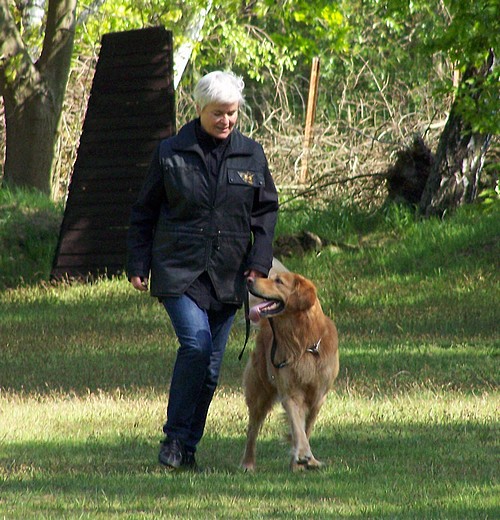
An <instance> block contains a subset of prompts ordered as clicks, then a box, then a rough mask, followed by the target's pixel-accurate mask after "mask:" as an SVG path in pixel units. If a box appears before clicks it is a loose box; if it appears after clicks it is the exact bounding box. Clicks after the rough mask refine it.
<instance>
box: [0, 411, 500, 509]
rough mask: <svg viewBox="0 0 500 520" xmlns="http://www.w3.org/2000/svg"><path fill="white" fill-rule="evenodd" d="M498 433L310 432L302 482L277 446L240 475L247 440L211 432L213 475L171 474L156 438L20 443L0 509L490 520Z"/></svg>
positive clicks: (264, 449)
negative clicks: (308, 463) (313, 462)
mask: <svg viewBox="0 0 500 520" xmlns="http://www.w3.org/2000/svg"><path fill="white" fill-rule="evenodd" d="M495 437H496V432H495V428H494V426H493V425H484V424H452V425H440V426H438V425H425V424H410V425H408V424H400V423H396V422H391V421H385V422H383V423H381V424H379V425H373V424H372V425H370V426H367V425H360V424H349V425H348V426H344V427H342V428H338V429H336V430H335V431H334V432H332V433H331V434H330V435H325V434H324V432H322V435H320V436H318V437H314V436H313V439H312V445H313V450H314V452H315V454H316V456H317V457H318V458H320V459H323V460H325V462H327V463H328V466H327V467H326V469H323V470H321V471H319V472H315V471H311V472H303V473H299V474H292V473H291V472H290V471H289V470H288V450H287V447H286V446H285V445H284V444H283V443H280V441H279V440H260V441H259V442H258V469H257V472H256V473H255V474H244V473H243V472H242V471H241V470H240V469H239V461H240V457H241V454H242V452H243V445H244V439H243V437H241V438H237V439H228V438H224V437H217V438H214V437H211V436H210V434H207V436H206V437H205V438H204V440H203V441H202V444H201V447H200V452H199V455H198V459H199V462H200V463H201V464H202V465H203V466H206V467H211V470H210V471H205V472H203V473H201V474H192V473H169V472H166V471H165V470H163V469H162V468H160V467H159V466H158V464H157V463H156V456H157V449H158V445H157V444H156V440H155V441H149V440H147V439H144V438H137V437H127V435H126V433H125V435H124V436H123V437H121V439H120V441H119V442H116V437H115V438H114V439H113V441H109V440H106V439H101V440H96V439H95V438H92V439H89V440H87V441H82V442H73V443H72V442H70V441H67V442H57V443H54V442H41V441H33V442H28V443H13V444H9V445H8V446H3V447H2V448H1V449H0V453H1V456H0V470H1V472H2V479H1V480H0V495H1V496H2V499H1V500H0V511H1V510H2V505H3V506H5V505H9V504H10V506H9V507H11V508H12V507H17V510H18V511H24V512H25V513H26V512H30V511H32V512H33V513H35V512H37V511H38V512H40V513H45V514H55V513H57V511H58V510H59V511H61V510H63V511H65V512H66V514H76V513H78V512H83V511H85V512H87V513H89V512H100V513H105V512H106V513H114V514H120V513H122V514H125V513H129V514H130V513H132V512H134V511H136V512H138V511H141V512H142V514H143V515H147V514H148V512H149V513H150V514H151V515H158V516H162V515H166V516H168V517H175V516H178V517H181V518H192V517H193V516H191V515H193V514H195V515H196V514H198V515H199V514H208V515H209V517H210V518H215V517H216V518H249V517H264V518H270V517H272V518H281V517H283V518H290V517H292V518H294V517H306V518H309V517H311V516H310V515H316V516H317V517H319V518H328V517H330V516H329V515H341V514H342V513H343V514H345V515H346V516H349V517H354V518H361V517H369V518H415V517H419V518H464V519H465V518H493V517H495V516H494V512H495V506H494V504H495V500H494V484H495V482H496V481H497V478H498V469H497V467H496V464H495V452H494V444H495ZM23 497H24V498H23ZM19 501H22V502H23V503H22V505H20V504H19ZM228 507H229V509H228ZM216 512H217V514H216ZM252 514H255V515H257V516H252ZM248 515H250V516H248ZM258 515H260V516H258ZM141 517H144V516H141ZM162 517H165V516H162Z"/></svg>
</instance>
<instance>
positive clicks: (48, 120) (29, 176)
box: [4, 89, 60, 193]
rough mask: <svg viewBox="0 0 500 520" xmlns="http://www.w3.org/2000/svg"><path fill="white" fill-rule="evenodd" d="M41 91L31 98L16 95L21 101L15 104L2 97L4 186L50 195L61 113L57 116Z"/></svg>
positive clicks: (51, 104) (21, 93)
mask: <svg viewBox="0 0 500 520" xmlns="http://www.w3.org/2000/svg"><path fill="white" fill-rule="evenodd" d="M40 90H41V89H40ZM40 90H39V91H38V92H36V93H34V94H33V95H30V96H27V95H25V94H26V92H19V91H18V92H17V97H18V98H22V99H23V101H20V102H18V103H11V102H10V100H9V98H8V97H7V96H5V97H4V100H5V129H6V152H5V165H4V182H5V183H6V184H8V185H10V186H22V187H31V188H36V189H38V190H40V191H42V192H44V193H50V189H51V170H52V162H53V157H54V146H55V142H56V139H57V127H58V123H59V116H60V110H59V112H58V113H56V112H55V111H54V106H53V103H51V99H50V97H49V95H47V94H44V92H43V91H40ZM23 94H24V95H23Z"/></svg>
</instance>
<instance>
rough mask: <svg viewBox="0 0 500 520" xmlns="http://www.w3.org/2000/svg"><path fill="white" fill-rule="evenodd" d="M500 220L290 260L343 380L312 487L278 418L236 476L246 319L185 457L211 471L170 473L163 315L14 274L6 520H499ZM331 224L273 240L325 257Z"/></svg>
mask: <svg viewBox="0 0 500 520" xmlns="http://www.w3.org/2000/svg"><path fill="white" fill-rule="evenodd" d="M499 216H500V215H499V211H498V207H497V209H493V210H490V211H489V212H483V211H480V210H478V209H476V210H469V211H461V212H459V213H458V214H457V215H456V216H454V217H452V218H451V217H450V218H449V219H448V220H446V221H444V222H438V221H428V222H420V223H413V224H411V223H410V224H409V223H404V224H402V223H401V221H400V220H397V219H396V220H395V219H394V218H393V219H392V220H390V219H389V221H387V220H386V221H385V222H384V223H371V224H370V223H368V222H366V221H365V222H364V223H363V225H364V226H365V229H366V230H369V232H368V231H367V232H366V233H363V234H362V233H361V232H359V234H358V235H356V233H354V232H353V230H352V229H351V230H350V231H349V233H348V237H349V240H350V241H351V242H352V244H354V245H355V247H350V248H345V249H341V250H339V249H338V248H336V247H328V248H325V249H324V250H323V251H322V253H321V254H320V255H315V254H309V255H306V256H303V257H290V258H288V259H285V263H286V264H287V265H288V266H289V267H290V268H291V269H292V270H296V271H299V272H301V273H302V274H304V275H306V276H308V277H310V278H311V279H313V280H314V281H315V282H316V283H317V285H318V289H319V294H320V298H321V300H322V302H323V306H324V309H325V311H326V312H327V313H328V314H330V315H331V316H332V317H333V318H334V319H335V321H336V323H337V326H338V329H339V337H340V355H341V358H340V360H341V371H340V375H339V378H338V381H337V384H336V386H335V388H334V390H333V391H332V393H331V394H330V395H329V398H328V400H327V403H326V404H325V406H324V408H323V409H322V412H321V413H320V416H319V419H318V423H317V426H316V429H315V431H314V432H313V436H312V441H311V445H312V448H313V451H314V453H315V455H316V457H317V458H318V459H320V460H323V461H324V462H326V463H327V466H326V468H325V469H323V470H321V471H318V472H314V471H310V472H302V473H296V474H292V473H291V472H290V471H289V469H288V462H289V456H288V447H287V445H286V443H285V442H284V435H285V433H286V426H285V423H284V420H283V415H282V412H281V410H280V408H279V407H278V406H277V407H276V408H275V410H274V411H273V413H272V414H271V416H270V417H269V418H268V420H267V421H266V423H265V425H264V427H263V430H262V433H261V436H260V437H259V440H258V445H257V449H258V453H257V464H258V467H257V471H256V473H255V474H245V473H243V472H242V471H241V470H240V469H239V462H240V458H241V456H242V453H243V447H244V442H245V428H246V408H245V404H244V400H243V396H242V391H241V376H242V372H243V368H244V362H239V361H238V359H237V358H238V354H239V352H240V350H241V347H242V345H243V340H244V323H243V319H242V317H241V315H240V317H239V319H238V320H237V323H236V325H235V327H234V329H233V332H232V334H231V337H230V342H229V345H228V350H227V353H226V357H225V360H224V366H223V373H222V378H221V384H220V387H219V390H218V392H217V394H216V397H215V399H214V402H213V405H212V408H211V410H210V414H209V420H208V424H207V429H206V435H205V437H204V438H203V440H202V442H201V444H200V447H199V452H198V460H199V463H200V465H201V466H203V467H204V468H205V471H204V472H202V473H200V474H192V473H169V472H166V471H165V470H163V469H162V468H161V467H159V465H158V464H157V459H156V458H157V452H158V448H159V441H160V440H161V438H162V435H161V426H162V423H163V421H164V414H165V408H166V403H167V398H168V394H167V391H168V381H169V377H170V373H171V367H172V362H173V360H174V356H175V349H176V341H175V337H174V335H173V331H172V329H171V327H170V325H169V324H168V322H167V320H166V319H165V315H164V311H163V309H162V308H161V307H160V305H159V304H158V303H157V302H155V301H154V300H153V299H151V298H149V297H148V296H147V295H141V294H139V293H137V292H135V291H133V290H132V288H131V287H130V286H129V284H128V283H127V281H126V280H125V279H124V278H116V279H113V280H102V281H99V282H96V283H94V284H89V285H82V284H75V285H55V286H52V285H49V284H46V283H43V282H40V281H39V278H37V280H36V281H35V282H33V283H27V282H25V283H23V284H20V285H17V286H12V283H11V280H12V276H13V273H15V269H12V270H11V271H9V284H7V285H8V286H6V287H5V288H4V289H2V290H1V291H0V349H1V351H0V354H1V358H0V518H6V519H11V518H19V519H29V518H36V519H39V518H42V519H43V518H131V519H132V518H134V519H135V518H138V519H142V518H151V519H153V518H155V519H156V518H188V519H190V518H193V519H194V518H200V517H202V518H203V517H204V518H214V519H215V518H216V519H219V518H227V519H240V518H241V519H248V518H255V519H258V518H262V519H267V518H286V519H288V518H374V519H379V518H387V519H389V518H390V519H393V518H397V519H399V518H402V519H403V518H404V519H414V518H425V519H427V518H428V519H494V518H499V517H500V498H499V497H500V486H499V478H498V477H499V421H498V419H499V415H498V413H499V405H500V394H499V392H498V382H499V381H498V376H499V370H498V351H499V345H500V342H499V325H498V324H499V323H500V310H499V309H500V285H499V276H498V273H499V267H500V265H499V260H498V258H500V248H499V236H500V224H499V218H498V217H499ZM0 217H1V215H0ZM284 220H285V221H284ZM334 220H335V219H334V218H333V217H332V216H330V215H329V214H328V212H325V213H321V214H319V213H318V212H317V213H315V214H314V215H313V214H312V213H306V214H303V215H302V216H299V215H298V214H297V215H295V216H293V217H291V216H290V217H287V215H284V216H283V217H282V221H281V223H280V226H282V228H281V229H280V232H283V226H285V224H286V227H287V229H289V230H291V231H293V230H294V229H297V230H299V229H304V228H306V229H310V230H312V231H316V232H319V230H321V231H322V233H323V234H326V235H327V236H328V237H329V238H331V239H332V240H335V239H339V238H340V235H338V234H337V233H341V232H342V233H345V232H346V230H345V229H343V230H339V229H338V227H335V222H333V221H334ZM352 222H353V221H352V220H351V221H350V224H349V225H351V226H353V223H352ZM346 236H347V235H344V236H343V237H342V238H343V239H345V237H346ZM356 236H358V238H357V239H355V237H356ZM0 238H1V234H0ZM4 261H5V262H7V260H4ZM0 276H1V275H0ZM37 276H38V277H39V276H40V275H37ZM23 277H25V275H23ZM247 358H248V353H246V354H245V356H244V360H246V359H247Z"/></svg>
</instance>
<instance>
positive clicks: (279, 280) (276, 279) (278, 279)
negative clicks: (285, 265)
mask: <svg viewBox="0 0 500 520" xmlns="http://www.w3.org/2000/svg"><path fill="white" fill-rule="evenodd" d="M274 281H275V282H276V283H279V284H283V280H282V279H281V278H279V277H276V278H275V279H274Z"/></svg>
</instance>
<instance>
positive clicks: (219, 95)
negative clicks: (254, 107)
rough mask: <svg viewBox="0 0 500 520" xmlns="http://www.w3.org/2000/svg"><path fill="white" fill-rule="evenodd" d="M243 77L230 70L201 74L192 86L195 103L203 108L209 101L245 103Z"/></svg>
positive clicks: (239, 104)
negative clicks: (193, 86)
mask: <svg viewBox="0 0 500 520" xmlns="http://www.w3.org/2000/svg"><path fill="white" fill-rule="evenodd" d="M244 87H245V83H244V81H243V78H241V77H240V76H236V75H235V74H233V73H232V72H222V71H221V70H214V71H213V72H209V73H208V74H206V75H205V76H203V77H202V78H201V79H200V81H198V84H197V85H196V87H195V88H194V92H193V97H194V101H195V103H196V105H197V106H198V108H199V109H200V110H203V109H204V108H205V107H206V106H207V105H208V104H209V103H238V106H239V107H241V106H243V105H244V104H245V98H244V97H243V88H244Z"/></svg>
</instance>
